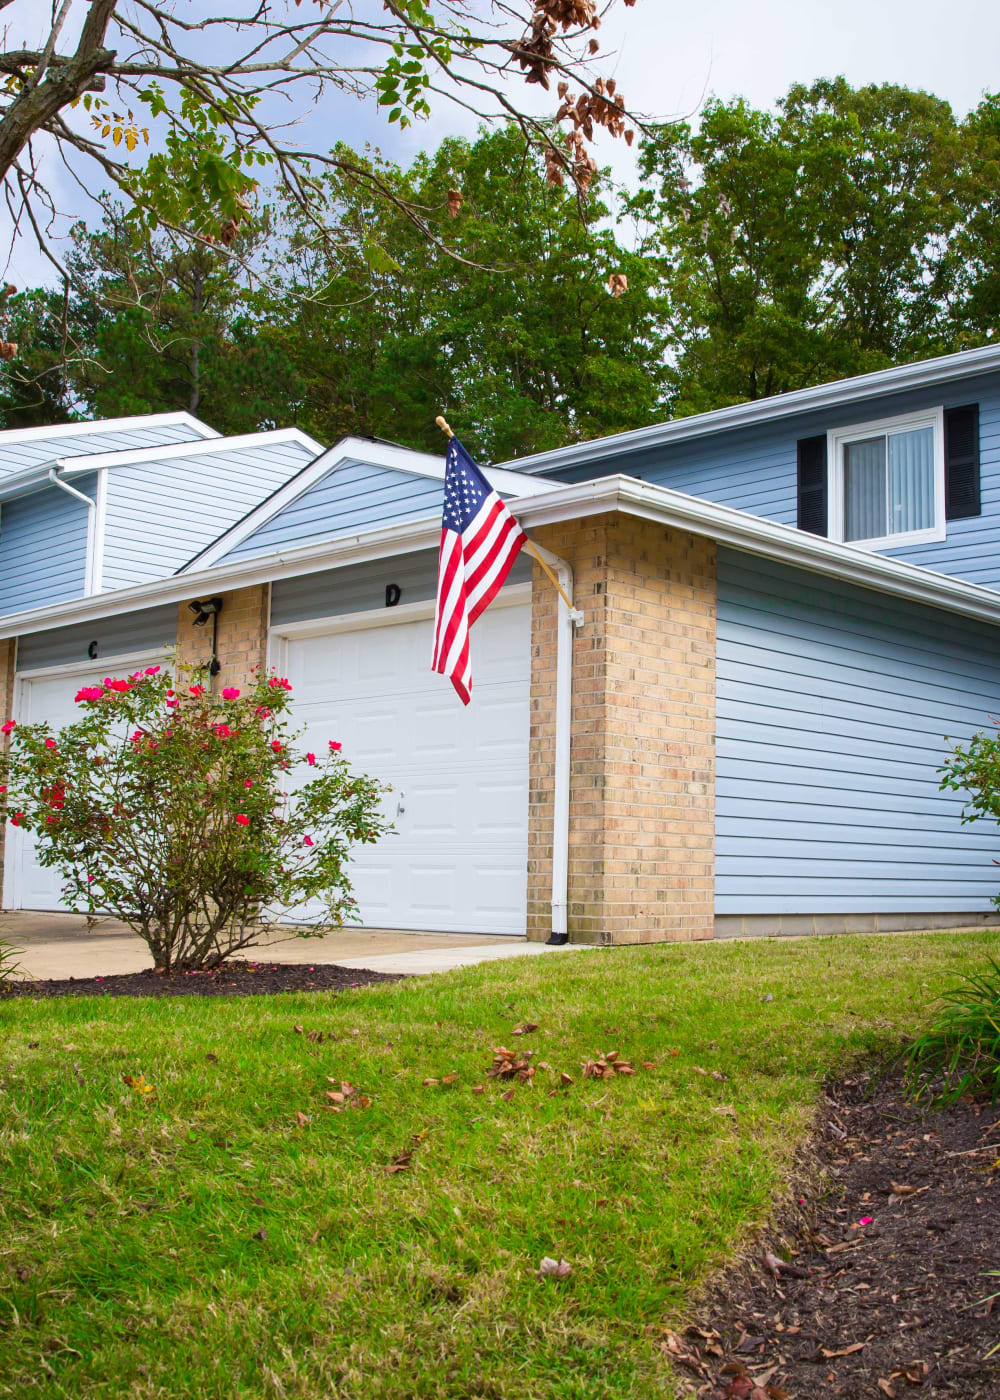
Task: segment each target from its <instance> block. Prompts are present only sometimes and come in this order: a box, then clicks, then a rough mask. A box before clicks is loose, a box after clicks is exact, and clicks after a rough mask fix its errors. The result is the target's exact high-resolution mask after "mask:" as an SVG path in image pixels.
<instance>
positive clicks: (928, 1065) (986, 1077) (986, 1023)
mask: <svg viewBox="0 0 1000 1400" xmlns="http://www.w3.org/2000/svg"><path fill="white" fill-rule="evenodd" d="M938 1000H939V1002H940V1005H941V1010H940V1012H939V1014H938V1017H937V1019H936V1021H935V1022H934V1024H933V1025H932V1026H931V1027H930V1028H929V1029H928V1030H926V1031H925V1032H924V1033H923V1035H921V1036H919V1037H918V1038H917V1039H916V1040H915V1041H914V1042H913V1044H912V1045H911V1046H910V1049H909V1051H908V1052H907V1055H906V1060H905V1064H906V1081H907V1085H908V1087H909V1089H910V1092H911V1093H912V1094H913V1097H914V1098H916V1099H920V1098H923V1099H927V1100H929V1101H930V1102H931V1103H933V1104H934V1105H935V1106H936V1107H940V1108H943V1107H946V1106H947V1105H948V1104H952V1103H955V1102H956V1101H957V1100H958V1099H960V1098H962V1096H963V1095H965V1094H969V1095H971V1096H973V1097H975V1098H983V1097H988V1098H989V1099H990V1100H991V1102H994V1103H995V1102H996V1100H997V1098H998V1097H1000V963H998V962H997V961H996V960H995V959H993V958H990V960H989V967H988V968H987V969H985V970H984V971H981V972H968V973H962V974H961V975H960V976H959V977H958V980H957V981H956V982H955V983H954V984H953V985H952V986H951V987H948V988H947V989H946V990H945V991H944V992H942V994H941V996H940V997H939V999H938Z"/></svg>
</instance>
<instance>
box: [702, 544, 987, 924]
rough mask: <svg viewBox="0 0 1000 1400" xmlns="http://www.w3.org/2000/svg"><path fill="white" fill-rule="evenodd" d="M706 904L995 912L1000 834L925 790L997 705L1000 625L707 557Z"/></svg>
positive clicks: (783, 909) (946, 797) (757, 564)
mask: <svg viewBox="0 0 1000 1400" xmlns="http://www.w3.org/2000/svg"><path fill="white" fill-rule="evenodd" d="M717 686H718V699H717V704H718V711H717V789H716V909H717V912H718V913H720V914H779V913H780V914H797V913H831V914H848V913H879V912H882V913H925V912H926V913H933V912H935V911H937V912H940V913H960V912H964V911H969V912H980V911H988V910H990V909H991V908H992V906H991V904H990V898H991V896H992V895H994V894H995V893H997V891H998V890H1000V870H998V868H997V867H996V865H994V863H993V862H994V857H1000V833H998V832H997V830H996V828H995V827H993V826H991V825H990V824H988V823H982V824H978V823H977V824H976V825H973V826H967V827H963V826H962V825H961V822H960V815H961V810H962V805H963V804H962V801H961V798H960V797H959V796H958V795H956V794H952V793H942V792H941V791H940V790H939V788H938V776H937V772H936V770H937V768H938V767H939V765H940V763H941V761H942V759H943V757H944V755H945V753H946V750H947V745H946V742H945V738H946V736H947V737H948V738H951V739H957V740H963V739H967V738H968V737H969V736H970V735H971V734H972V733H973V732H975V730H977V729H980V728H984V727H988V726H989V721H990V716H991V715H1000V629H996V628H991V627H988V626H986V625H980V624H977V623H973V622H967V621H964V620H963V619H960V618H957V617H955V616H953V615H950V614H947V613H943V612H937V611H935V610H933V609H926V608H921V607H919V606H917V605H912V604H908V603H905V602H902V601H900V600H898V599H892V598H889V597H886V596H884V595H881V594H878V593H875V592H871V591H869V590H866V589H859V588H856V587H853V586H851V585H848V584H839V583H835V582H832V581H828V580H824V579H821V578H819V577H818V576H815V575H810V574H808V573H805V572H803V571H800V570H795V569H791V568H786V567H784V566H782V565H780V564H776V563H773V562H770V561H763V560H760V559H755V558H754V557H752V556H751V555H747V554H742V553H739V552H737V551H734V550H730V549H722V550H720V552H719V616H718V679H717Z"/></svg>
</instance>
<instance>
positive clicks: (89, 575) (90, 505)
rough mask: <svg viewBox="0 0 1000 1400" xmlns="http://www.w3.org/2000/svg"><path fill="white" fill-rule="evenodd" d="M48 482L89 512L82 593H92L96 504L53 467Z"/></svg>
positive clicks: (95, 542)
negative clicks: (72, 497) (67, 494)
mask: <svg viewBox="0 0 1000 1400" xmlns="http://www.w3.org/2000/svg"><path fill="white" fill-rule="evenodd" d="M49 480H50V481H51V482H52V485H53V486H58V487H60V488H61V489H62V490H63V491H66V492H68V493H69V495H71V496H75V497H76V499H77V500H78V501H82V502H83V504H84V505H85V506H86V507H87V510H88V512H89V517H90V518H89V519H88V521H87V572H86V577H85V579H84V592H85V593H88V594H89V593H93V591H94V589H93V586H92V585H93V581H94V580H93V573H94V550H95V549H96V548H97V529H96V522H97V502H96V500H95V501H92V500H91V499H90V497H89V496H85V495H84V493H83V492H82V491H78V490H77V489H76V487H75V486H70V484H69V482H68V481H63V479H62V477H61V476H60V475H59V473H58V472H57V471H56V470H55V468H54V467H50V468H49Z"/></svg>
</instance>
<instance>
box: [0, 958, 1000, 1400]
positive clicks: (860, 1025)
mask: <svg viewBox="0 0 1000 1400" xmlns="http://www.w3.org/2000/svg"><path fill="white" fill-rule="evenodd" d="M990 952H992V953H993V954H994V955H996V954H998V953H1000V937H998V936H997V935H995V934H989V933H976V934H961V935H956V934H936V935H933V936H926V935H925V936H922V937H883V938H881V939H878V938H867V937H855V938H839V939H824V940H816V941H812V942H783V943H743V944H735V945H722V946H707V947H705V946H702V947H693V948H692V947H662V946H661V947H655V948H645V949H638V948H629V949H620V950H607V951H594V952H585V953H572V952H571V953H567V954H558V955H553V956H551V957H545V958H534V959H523V960H516V961H506V962H499V963H493V964H488V963H487V964H485V965H482V966H480V967H477V968H472V969H468V970H466V971H464V972H459V973H453V974H450V975H448V976H444V977H436V978H432V979H428V980H422V981H413V982H408V983H401V984H396V985H391V986H385V987H381V988H378V989H373V990H363V991H356V992H350V993H347V994H345V995H342V996H334V995H331V996H326V995H322V996H311V997H306V996H301V997H300V996H294V997H293V996H278V997H255V998H248V999H245V1000H234V1001H229V1000H218V1001H216V1000H211V999H207V1000H199V999H193V998H192V999H186V998H183V999H170V1000H162V1001H149V1000H147V1001H131V1002H129V1001H124V1000H115V1001H113V1000H110V999H109V1000H107V1001H98V1000H91V999H79V1000H78V999H73V1000H63V1001H48V1002H28V1001H19V1002H16V1003H11V1002H8V1003H3V1004H0V1037H2V1040H0V1044H2V1055H3V1062H2V1071H0V1090H2V1099H0V1395H4V1396H15V1395H16V1396H18V1397H24V1396H39V1397H56V1396H59V1397H64V1396H65V1397H73V1400H79V1397H85V1398H86V1400H104V1397H108V1398H109V1400H110V1397H115V1398H116V1400H117V1398H118V1397H122V1396H128V1397H170V1398H171V1400H173V1397H181V1396H183V1397H192V1398H194V1397H197V1400H215V1397H220V1398H221V1397H227V1400H228V1397H236V1396H248V1397H249V1396H253V1397H258V1396H261V1397H264V1396H266V1397H275V1400H281V1398H283V1397H289V1400H292V1398H293V1397H297V1398H299V1397H308V1400H321V1397H322V1400H328V1397H345V1400H346V1397H350V1400H362V1397H363V1398H364V1400H368V1397H375V1398H376V1400H383V1398H384V1400H390V1398H391V1400H414V1397H436V1398H437V1397H440V1400H473V1397H483V1400H500V1397H503V1400H556V1397H558V1400H571V1398H572V1400H601V1398H602V1397H612V1396H613V1397H616V1400H624V1398H625V1397H637V1396H660V1395H664V1396H666V1395H672V1394H673V1393H674V1390H673V1381H672V1378H671V1375H670V1372H669V1368H668V1366H667V1363H666V1362H665V1361H664V1359H663V1356H662V1354H661V1353H660V1352H658V1351H657V1349H656V1347H655V1345H654V1344H653V1342H652V1341H651V1340H650V1337H649V1335H648V1331H647V1329H649V1328H650V1327H651V1326H655V1325H657V1324H660V1323H662V1322H663V1321H664V1320H668V1321H669V1320H676V1319H678V1318H680V1317H681V1316H682V1315H683V1312H684V1308H685V1306H686V1304H687V1302H688V1300H689V1299H690V1298H691V1296H692V1292H693V1290H695V1289H696V1288H697V1286H698V1284H699V1283H700V1282H701V1281H702V1280H703V1279H704V1278H705V1277H706V1275H707V1274H708V1273H709V1272H710V1271H711V1270H712V1269H713V1268H714V1267H716V1266H717V1265H718V1264H719V1263H720V1261H722V1260H723V1259H724V1258H725V1257H726V1256H727V1255H729V1254H731V1252H732V1251H733V1250H734V1248H737V1247H738V1246H739V1245H740V1243H741V1242H744V1241H745V1240H746V1239H747V1237H748V1234H749V1232H750V1231H752V1229H753V1227H754V1226H755V1225H757V1224H758V1223H759V1222H761V1221H762V1220H763V1219H764V1218H765V1217H766V1215H767V1213H768V1208H769V1202H770V1201H771V1199H772V1198H773V1195H774V1193H775V1192H776V1191H779V1190H780V1189H781V1187H782V1184H783V1181H785V1180H786V1179H787V1167H788V1163H789V1161H790V1158H791V1156H792V1154H793V1152H794V1150H795V1146H796V1143H797V1142H798V1141H800V1140H801V1138H802V1136H803V1134H804V1133H805V1132H806V1131H807V1129H808V1125H809V1121H810V1116H811V1114H812V1113H813V1111H814V1105H815V1103H816V1099H817V1094H818V1091H819V1086H820V1084H821V1082H822V1080H823V1078H824V1077H825V1076H826V1075H828V1074H830V1073H831V1072H835V1071H836V1070H837V1069H838V1067H840V1066H842V1065H844V1063H845V1062H847V1061H848V1060H849V1059H851V1058H852V1057H857V1056H860V1055H863V1054H866V1053H868V1052H871V1051H873V1050H879V1049H882V1048H885V1047H886V1046H888V1045H891V1044H893V1043H895V1042H896V1041H898V1039H899V1037H900V1036H901V1035H902V1034H904V1033H906V1032H909V1031H911V1030H912V1029H913V1028H915V1027H916V1026H918V1025H920V1024H921V1023H922V1021H923V1019H924V1018H925V1017H926V1014H927V1003H928V999H929V997H930V996H931V995H932V994H933V993H934V992H935V991H936V990H938V989H939V987H940V983H941V979H942V975H943V974H944V972H945V970H946V969H950V968H955V967H966V968H967V967H972V966H975V965H977V964H979V963H981V962H982V961H983V959H984V958H985V956H986V954H987V953H990ZM768 993H770V994H771V996H772V997H773V1000H771V1001H769V1002H768V1001H765V1000H764V997H765V995H766V994H768ZM521 1021H537V1022H538V1023H539V1025H540V1029H539V1030H538V1031H537V1032H536V1033H534V1034H532V1035H529V1036H525V1037H524V1038H523V1039H516V1038H514V1039H512V1037H511V1031H512V1029H513V1027H514V1026H515V1025H517V1024H518V1022H521ZM296 1025H301V1026H302V1027H303V1028H304V1030H305V1031H306V1032H308V1031H322V1032H324V1033H325V1035H326V1038H325V1039H323V1040H322V1041H319V1040H317V1039H312V1040H310V1039H309V1038H307V1036H306V1035H305V1034H301V1033H296V1031H295V1029H294V1027H295V1026H296ZM33 1042H37V1045H36V1046H35V1048H32V1043H33ZM497 1045H508V1046H512V1047H518V1046H522V1045H523V1046H530V1048H531V1049H532V1050H533V1051H534V1052H535V1055H536V1058H537V1059H542V1060H545V1061H547V1062H548V1063H549V1064H551V1066H552V1072H551V1073H550V1072H548V1071H545V1070H539V1072H538V1074H537V1078H536V1084H535V1087H534V1088H528V1087H520V1088H518V1089H517V1090H516V1092H515V1094H514V1097H513V1099H512V1100H511V1101H510V1102H506V1101H504V1100H503V1099H502V1098H501V1094H502V1093H503V1092H504V1091H505V1089H506V1088H507V1086H506V1085H505V1084H498V1083H496V1082H495V1081H494V1080H492V1079H487V1078H486V1077H485V1070H486V1067H487V1066H488V1065H489V1063H490V1059H491V1050H492V1047H493V1046H497ZM612 1049H617V1050H619V1051H621V1052H622V1054H623V1056H624V1055H627V1056H628V1057H629V1058H630V1059H631V1060H632V1061H633V1062H634V1063H635V1064H636V1065H638V1064H639V1063H640V1062H641V1061H643V1060H649V1061H654V1062H655V1066H656V1067H655V1068H654V1069H652V1070H642V1069H640V1070H639V1072H638V1073H637V1074H636V1075H635V1077H633V1078H627V1077H625V1076H618V1077H616V1078H615V1079H614V1080H613V1081H605V1080H600V1081H594V1080H586V1081H584V1080H582V1079H581V1076H580V1065H581V1062H582V1061H583V1060H585V1059H586V1058H587V1057H588V1056H589V1055H592V1054H594V1053H597V1052H600V1051H609V1050H612ZM674 1052H678V1053H674ZM561 1070H566V1071H568V1072H569V1073H570V1074H571V1075H572V1076H573V1079H574V1082H573V1084H572V1085H571V1086H570V1087H568V1088H566V1089H565V1090H564V1091H562V1092H560V1093H558V1094H556V1095H554V1096H550V1094H549V1088H550V1087H551V1085H552V1084H553V1083H555V1082H556V1081H557V1079H558V1072H559V1071H561ZM699 1071H705V1073H701V1072H699ZM452 1072H457V1074H458V1076H459V1077H458V1080H457V1081H456V1082H455V1083H453V1084H450V1085H440V1084H439V1085H436V1086H429V1087H424V1086H423V1085H422V1083H421V1081H422V1080H423V1079H424V1078H425V1077H435V1078H441V1077H442V1076H444V1075H446V1074H449V1073H452ZM140 1074H141V1075H144V1076H145V1078H146V1080H147V1081H148V1083H150V1084H152V1085H153V1086H154V1092H153V1093H151V1094H143V1093H142V1092H140V1091H139V1090H138V1089H137V1088H135V1087H130V1086H129V1085H128V1084H127V1083H126V1082H125V1079H124V1076H125V1075H133V1076H134V1075H140ZM717 1076H718V1077H717ZM329 1078H332V1079H334V1080H336V1081H338V1082H339V1081H340V1080H341V1079H344V1080H347V1081H349V1082H350V1084H352V1085H354V1086H357V1089H358V1091H359V1092H360V1093H362V1094H365V1095H367V1096H369V1097H370V1099H371V1103H370V1106H368V1107H366V1108H354V1109H351V1110H350V1111H345V1112H339V1113H336V1112H330V1111H328V1110H327V1109H326V1108H325V1107H324V1103H325V1102H327V1101H326V1100H325V1099H324V1091H325V1090H328V1089H331V1088H334V1089H335V1088H336V1087H337V1086H336V1085H331V1084H330V1083H329V1082H328V1080H329ZM478 1084H485V1085H486V1092H485V1093H482V1094H475V1093H473V1092H472V1086H473V1085H478ZM297 1114H299V1115H307V1116H308V1118H309V1121H308V1122H305V1123H303V1122H301V1121H300V1120H299V1119H298V1118H297ZM411 1148H415V1151H414V1155H413V1159H412V1166H411V1167H410V1168H409V1169H407V1170H402V1171H399V1172H396V1173H393V1174H389V1173H387V1172H386V1171H385V1167H386V1166H387V1165H388V1164H389V1163H391V1162H392V1161H393V1159H394V1158H396V1157H397V1156H399V1155H400V1154H401V1153H404V1152H405V1151H407V1150H409V1149H411ZM543 1255H550V1256H554V1257H557V1258H558V1257H559V1256H564V1257H565V1258H566V1259H567V1260H569V1261H570V1263H571V1265H572V1273H571V1275H570V1277H569V1278H567V1279H564V1280H561V1281H560V1280H555V1279H551V1278H544V1279H539V1278H538V1277H536V1273H535V1270H536V1269H537V1266H538V1263H539V1261H540V1260H541V1258H542V1257H543Z"/></svg>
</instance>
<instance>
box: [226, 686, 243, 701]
mask: <svg viewBox="0 0 1000 1400" xmlns="http://www.w3.org/2000/svg"><path fill="white" fill-rule="evenodd" d="M222 698H223V700H238V699H239V698H240V692H239V691H238V690H237V689H236V687H235V686H234V685H227V686H226V688H225V690H224V691H223V692H222Z"/></svg>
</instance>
